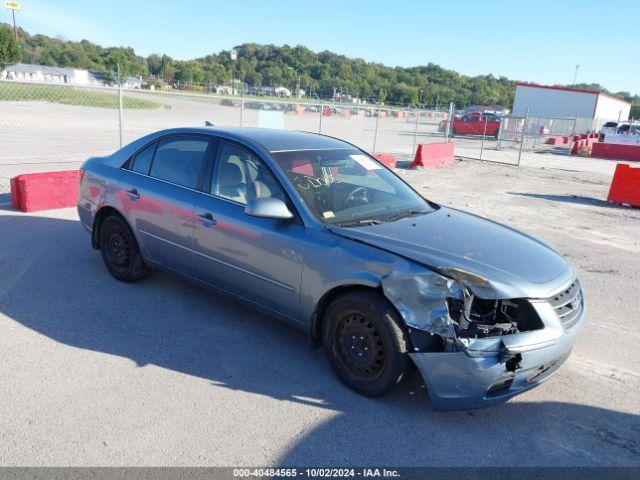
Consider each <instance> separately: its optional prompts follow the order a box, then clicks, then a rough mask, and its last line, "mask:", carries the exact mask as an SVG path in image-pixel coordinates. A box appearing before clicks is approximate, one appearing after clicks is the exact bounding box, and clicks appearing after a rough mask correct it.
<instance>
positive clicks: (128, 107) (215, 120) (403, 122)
mask: <svg viewBox="0 0 640 480" xmlns="http://www.w3.org/2000/svg"><path fill="white" fill-rule="evenodd" d="M447 115H448V114H447V113H446V112H442V111H435V110H430V109H424V108H423V109H407V108H393V107H388V106H385V105H375V104H348V103H329V102H309V101H304V100H302V99H295V98H293V99H292V98H289V99H276V98H265V97H239V96H236V97H225V96H217V95H212V94H198V93H185V92H177V91H169V92H166V91H150V90H124V89H122V90H120V89H118V88H115V87H80V86H72V85H67V84H58V85H53V84H46V83H27V82H19V81H10V80H7V81H0V194H2V193H6V192H8V191H9V179H10V178H12V177H14V176H16V175H19V174H21V173H32V172H39V171H49V170H66V169H75V168H77V167H79V166H80V164H81V163H82V162H83V161H84V160H85V159H86V158H87V157H89V156H95V155H107V154H110V153H112V152H114V151H115V150H117V149H118V148H119V147H120V146H121V145H123V144H126V143H129V142H130V141H132V140H134V139H136V138H138V137H140V136H142V135H145V134H147V133H150V132H153V131H156V130H159V129H163V128H171V127H181V126H204V125H205V122H211V123H212V124H214V125H216V126H255V127H258V126H260V127H273V128H284V129H290V130H303V131H309V132H319V133H323V134H325V135H331V136H335V137H339V138H342V139H344V140H346V141H348V142H351V143H354V144H355V145H357V146H359V147H360V148H362V149H364V150H366V151H369V152H372V153H375V152H385V153H393V154H396V155H400V156H401V157H405V158H410V156H411V154H412V152H413V151H414V150H415V145H416V142H421V143H425V142H429V141H442V133H441V132H439V130H438V127H439V125H440V124H441V123H442V122H444V121H446V119H447Z"/></svg>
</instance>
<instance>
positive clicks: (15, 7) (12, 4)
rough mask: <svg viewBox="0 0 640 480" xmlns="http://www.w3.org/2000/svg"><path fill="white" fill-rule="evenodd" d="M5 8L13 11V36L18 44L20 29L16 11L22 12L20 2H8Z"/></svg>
mask: <svg viewBox="0 0 640 480" xmlns="http://www.w3.org/2000/svg"><path fill="white" fill-rule="evenodd" d="M4 6H5V7H6V8H7V9H8V10H11V16H12V17H13V36H14V38H15V39H16V43H18V27H16V10H20V2H12V1H6V2H4Z"/></svg>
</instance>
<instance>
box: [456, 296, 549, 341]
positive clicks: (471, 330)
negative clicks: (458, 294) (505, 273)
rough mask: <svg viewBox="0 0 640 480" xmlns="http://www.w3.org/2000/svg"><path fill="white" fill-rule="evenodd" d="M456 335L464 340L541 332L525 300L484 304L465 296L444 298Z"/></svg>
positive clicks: (535, 314) (528, 303)
mask: <svg viewBox="0 0 640 480" xmlns="http://www.w3.org/2000/svg"><path fill="white" fill-rule="evenodd" d="M447 306H448V308H449V317H450V318H451V320H452V321H453V322H454V328H455V331H456V335H457V336H458V337H463V338H486V337H500V336H503V335H511V334H514V333H520V332H526V331H529V330H537V329H539V328H542V326H543V325H542V321H541V320H540V317H539V316H538V314H537V312H536V311H535V309H534V308H533V307H532V306H531V303H530V302H529V301H528V300H527V299H524V298H517V299H509V300H486V299H482V298H477V297H474V296H473V295H466V296H465V300H460V299H457V298H447Z"/></svg>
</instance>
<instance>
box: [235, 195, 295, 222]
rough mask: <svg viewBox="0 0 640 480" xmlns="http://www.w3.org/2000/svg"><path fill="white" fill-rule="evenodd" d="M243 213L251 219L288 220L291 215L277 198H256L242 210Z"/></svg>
mask: <svg viewBox="0 0 640 480" xmlns="http://www.w3.org/2000/svg"><path fill="white" fill-rule="evenodd" d="M244 213H246V214H247V215H251V216H252V217H261V218H275V219H277V220H290V219H292V218H293V213H291V211H289V208H287V205H286V204H285V203H284V202H283V201H282V200H280V199H279V198H256V199H253V200H250V201H249V203H247V206H246V207H245V209H244Z"/></svg>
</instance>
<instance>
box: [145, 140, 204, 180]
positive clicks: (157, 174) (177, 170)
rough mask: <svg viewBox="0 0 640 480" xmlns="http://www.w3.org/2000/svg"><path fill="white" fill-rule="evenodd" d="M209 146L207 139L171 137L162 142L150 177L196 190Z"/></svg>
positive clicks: (157, 150)
mask: <svg viewBox="0 0 640 480" xmlns="http://www.w3.org/2000/svg"><path fill="white" fill-rule="evenodd" d="M209 145H210V142H209V140H208V139H206V138H194V137H169V138H165V139H163V140H160V142H159V143H158V148H157V149H156V154H155V157H154V159H153V163H152V164H151V172H150V175H151V176H152V177H154V178H159V179H160V180H165V181H167V182H171V183H175V184H176V185H181V186H183V187H187V188H193V189H195V188H196V187H197V186H198V179H199V178H200V172H201V171H202V167H203V165H204V163H205V158H206V154H207V150H208V148H209ZM134 165H135V163H134Z"/></svg>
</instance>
